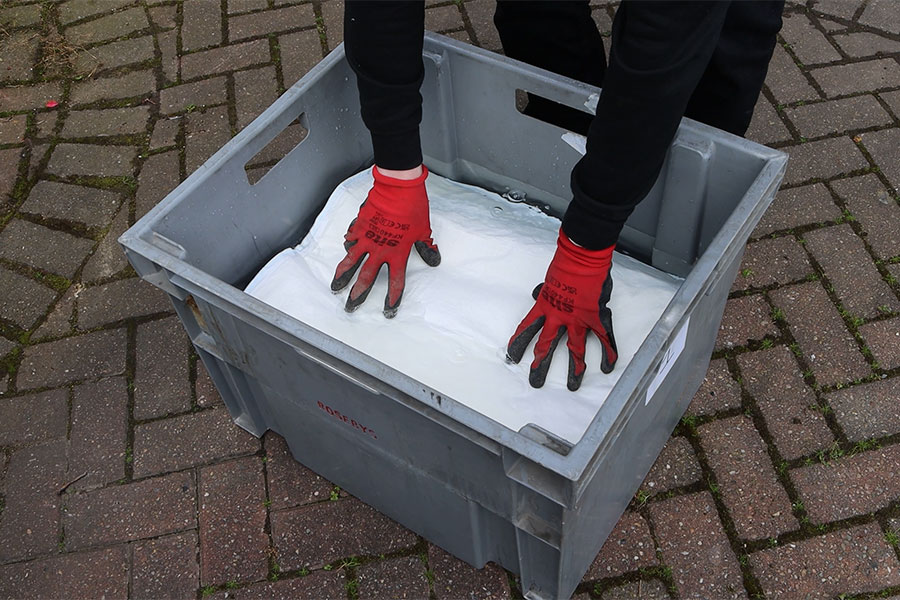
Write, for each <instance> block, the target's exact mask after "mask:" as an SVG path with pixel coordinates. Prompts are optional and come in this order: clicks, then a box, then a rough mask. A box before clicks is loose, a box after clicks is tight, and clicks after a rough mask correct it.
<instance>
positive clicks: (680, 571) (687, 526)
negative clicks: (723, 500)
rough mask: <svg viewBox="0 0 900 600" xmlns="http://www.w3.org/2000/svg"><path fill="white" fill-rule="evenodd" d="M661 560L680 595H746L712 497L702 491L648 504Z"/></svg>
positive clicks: (709, 596) (736, 563)
mask: <svg viewBox="0 0 900 600" xmlns="http://www.w3.org/2000/svg"><path fill="white" fill-rule="evenodd" d="M650 520H651V521H652V522H653V525H654V530H655V532H656V537H657V539H658V540H659V548H660V551H661V552H662V558H663V564H665V565H668V566H669V567H671V568H672V579H673V580H674V582H675V586H676V587H677V588H678V591H679V592H680V594H681V597H682V598H717V599H720V600H724V599H726V598H746V597H747V594H746V592H745V591H744V587H743V582H742V577H741V570H740V568H739V567H738V562H737V559H736V558H735V556H734V553H733V552H732V550H731V546H730V545H729V543H728V538H727V537H726V536H725V531H724V530H723V529H722V524H721V522H720V521H719V515H718V514H717V513H716V506H715V504H714V503H713V500H712V497H711V496H710V495H709V494H708V493H706V492H703V493H701V494H691V495H689V496H679V497H677V498H672V499H669V500H664V501H663V502H655V503H653V504H652V505H651V506H650Z"/></svg>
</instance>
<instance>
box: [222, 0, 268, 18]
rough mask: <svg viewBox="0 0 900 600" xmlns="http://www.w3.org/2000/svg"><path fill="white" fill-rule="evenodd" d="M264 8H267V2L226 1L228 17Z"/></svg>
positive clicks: (251, 0)
mask: <svg viewBox="0 0 900 600" xmlns="http://www.w3.org/2000/svg"><path fill="white" fill-rule="evenodd" d="M266 8H269V0H228V14H229V15H234V14H238V13H242V12H250V11H252V10H262V9H266Z"/></svg>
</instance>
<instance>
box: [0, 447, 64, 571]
mask: <svg viewBox="0 0 900 600" xmlns="http://www.w3.org/2000/svg"><path fill="white" fill-rule="evenodd" d="M65 473H66V441H65V439H60V440H54V441H50V442H45V443H43V444H40V445H37V446H28V447H25V448H22V449H21V450H18V451H16V452H13V454H12V456H11V457H10V459H9V467H7V470H6V477H5V479H4V481H5V486H6V488H5V490H4V499H5V507H4V508H3V520H2V521H0V562H8V561H11V560H19V559H23V558H29V557H32V556H37V555H40V554H46V553H49V552H52V551H54V550H56V545H57V543H58V541H59V531H58V529H59V502H60V500H59V495H58V494H57V492H58V491H59V489H60V488H61V487H62V486H63V485H64V484H65V478H66V474H65ZM0 581H2V579H0ZM0 585H2V584H0Z"/></svg>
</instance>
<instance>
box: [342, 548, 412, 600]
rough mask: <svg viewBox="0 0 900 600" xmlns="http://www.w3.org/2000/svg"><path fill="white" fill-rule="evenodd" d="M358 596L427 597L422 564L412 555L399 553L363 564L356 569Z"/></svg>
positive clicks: (379, 597)
mask: <svg viewBox="0 0 900 600" xmlns="http://www.w3.org/2000/svg"><path fill="white" fill-rule="evenodd" d="M356 579H357V581H358V582H359V588H358V589H359V598H360V599H361V600H362V599H366V600H368V599H372V600H376V599H377V600H381V599H387V598H391V599H394V598H427V597H428V579H427V578H426V577H425V565H424V564H422V561H421V560H419V558H418V557H416V556H400V557H397V558H389V559H387V560H381V561H378V562H374V563H369V564H367V565H363V566H362V567H359V569H357V575H356Z"/></svg>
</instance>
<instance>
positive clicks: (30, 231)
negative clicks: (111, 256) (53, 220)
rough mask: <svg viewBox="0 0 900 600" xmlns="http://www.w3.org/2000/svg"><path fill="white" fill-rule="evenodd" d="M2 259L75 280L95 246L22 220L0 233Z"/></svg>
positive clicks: (13, 222)
mask: <svg viewBox="0 0 900 600" xmlns="http://www.w3.org/2000/svg"><path fill="white" fill-rule="evenodd" d="M0 242H2V243H0V257H3V258H5V259H7V260H12V261H15V262H20V263H24V264H26V265H30V266H32V267H37V268H39V269H44V270H46V271H50V272H52V273H57V274H59V275H62V276H64V277H72V275H74V274H75V271H76V269H78V267H79V266H80V265H81V262H82V261H83V260H84V258H85V256H86V255H87V253H88V252H89V251H90V249H91V247H92V246H93V242H92V241H91V240H86V239H84V238H78V237H75V236H74V235H70V234H68V233H65V232H62V231H56V230H54V229H48V228H46V227H42V226H40V225H35V224H34V223H30V222H28V221H23V220H21V219H13V220H12V221H10V222H9V223H8V224H7V226H6V228H5V229H4V230H3V231H2V232H0Z"/></svg>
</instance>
